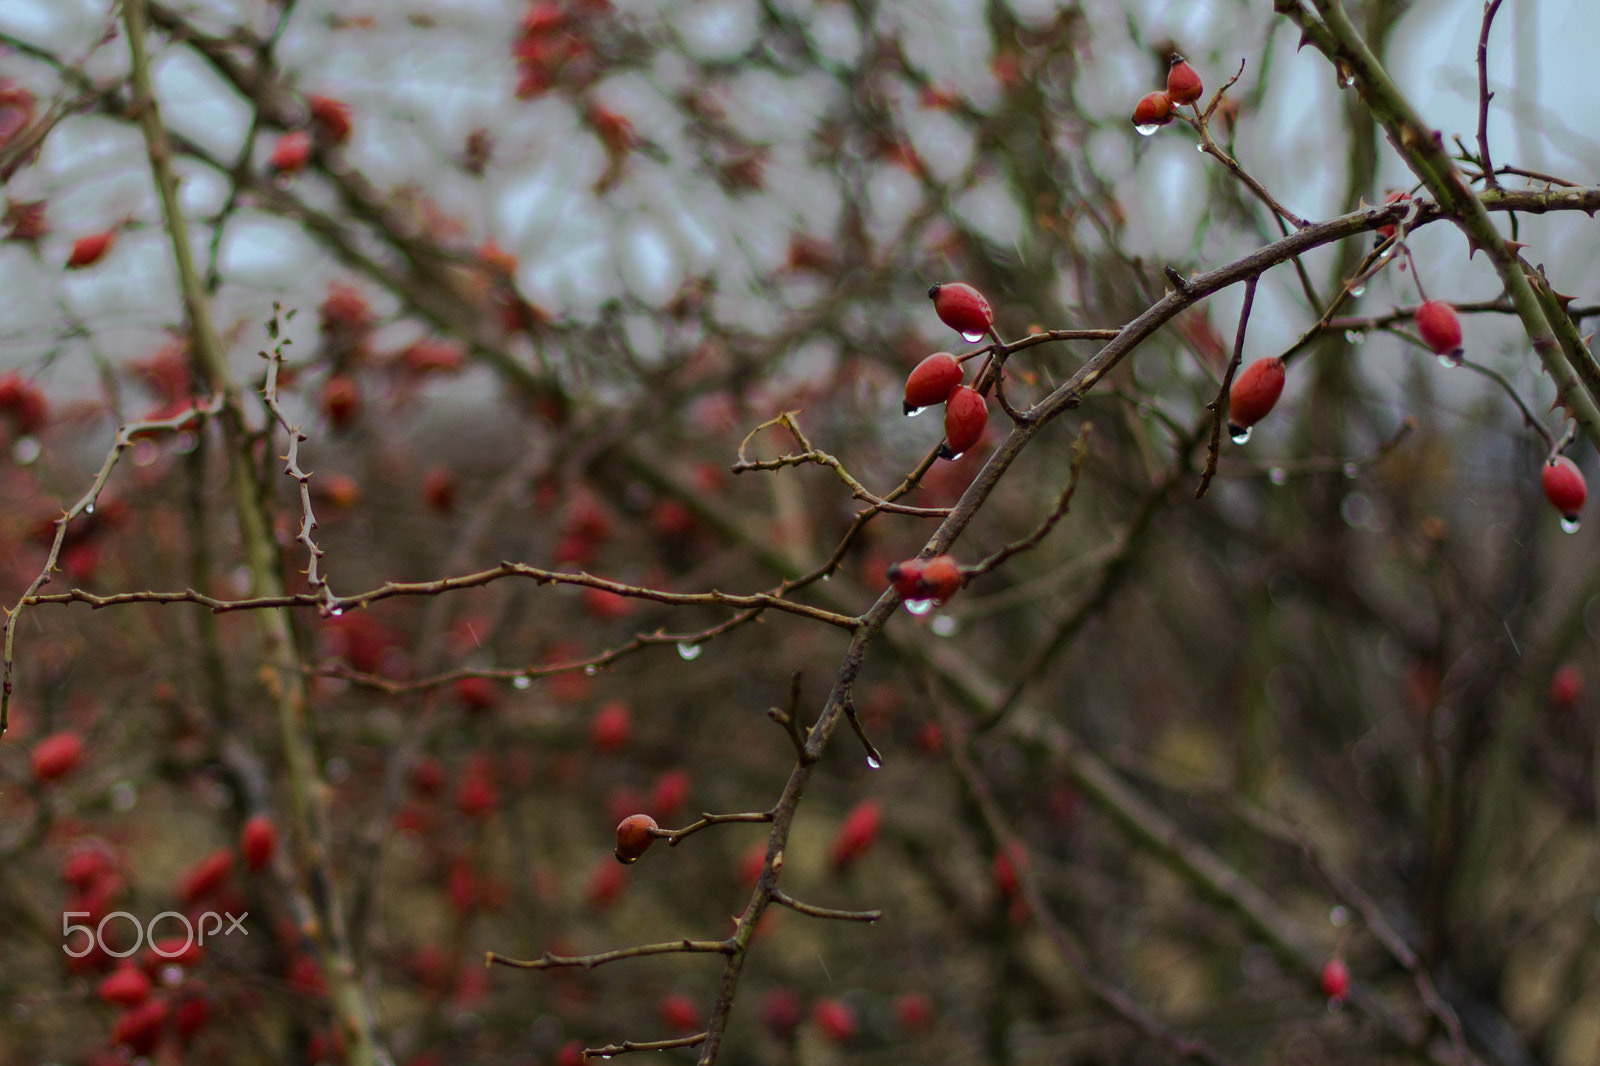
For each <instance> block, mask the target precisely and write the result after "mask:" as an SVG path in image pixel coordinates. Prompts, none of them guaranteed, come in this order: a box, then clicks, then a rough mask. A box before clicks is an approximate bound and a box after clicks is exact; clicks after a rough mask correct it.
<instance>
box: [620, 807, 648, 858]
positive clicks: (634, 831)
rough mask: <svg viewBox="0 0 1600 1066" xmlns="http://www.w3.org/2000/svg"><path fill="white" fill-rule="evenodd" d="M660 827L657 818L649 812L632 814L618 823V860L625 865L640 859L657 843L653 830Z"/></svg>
mask: <svg viewBox="0 0 1600 1066" xmlns="http://www.w3.org/2000/svg"><path fill="white" fill-rule="evenodd" d="M656 828H658V827H657V825H656V820H655V819H654V818H652V817H650V816H649V815H648V814H630V815H628V816H627V817H626V818H624V819H623V820H622V821H621V822H618V823H617V861H618V862H620V863H622V864H623V865H624V866H627V865H629V864H630V863H635V862H638V861H639V856H641V855H643V854H644V853H645V852H646V851H647V850H648V849H649V847H650V845H651V844H653V843H655V839H656V838H655V836H654V835H653V833H652V832H651V831H652V830H654V829H656Z"/></svg>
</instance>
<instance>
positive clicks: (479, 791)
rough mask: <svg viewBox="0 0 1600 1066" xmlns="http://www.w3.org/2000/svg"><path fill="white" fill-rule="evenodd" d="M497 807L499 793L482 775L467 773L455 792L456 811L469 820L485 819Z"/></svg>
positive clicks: (485, 776) (492, 783)
mask: <svg viewBox="0 0 1600 1066" xmlns="http://www.w3.org/2000/svg"><path fill="white" fill-rule="evenodd" d="M499 806H500V795H499V792H498V790H497V789H496V788H495V787H494V782H493V781H490V780H489V778H488V776H487V775H485V774H483V773H469V774H468V775H467V776H466V777H465V778H463V779H462V781H461V787H460V788H459V789H457V790H456V810H458V811H460V812H461V813H462V814H464V815H466V816H467V817H469V818H487V817H489V815H491V814H493V813H494V812H495V809H496V808H497V807H499Z"/></svg>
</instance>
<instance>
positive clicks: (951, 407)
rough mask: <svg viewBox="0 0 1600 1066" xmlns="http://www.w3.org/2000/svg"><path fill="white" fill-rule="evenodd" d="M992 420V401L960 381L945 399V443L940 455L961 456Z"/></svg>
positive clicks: (946, 457)
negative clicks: (990, 413) (990, 416)
mask: <svg viewBox="0 0 1600 1066" xmlns="http://www.w3.org/2000/svg"><path fill="white" fill-rule="evenodd" d="M988 424H989V405H988V403H987V402H986V401H985V400H984V398H983V394H982V393H980V392H979V391H978V390H977V389H974V388H972V387H971V386H970V385H957V386H956V387H955V388H954V389H953V390H952V391H951V393H950V398H949V399H948V400H946V401H945V402H944V443H943V444H941V445H940V446H939V458H941V459H952V460H954V459H959V458H961V457H962V456H963V455H965V454H966V452H967V449H969V448H971V447H972V446H973V445H974V444H977V443H978V441H980V440H982V439H983V430H984V427H986V426H987V425H988Z"/></svg>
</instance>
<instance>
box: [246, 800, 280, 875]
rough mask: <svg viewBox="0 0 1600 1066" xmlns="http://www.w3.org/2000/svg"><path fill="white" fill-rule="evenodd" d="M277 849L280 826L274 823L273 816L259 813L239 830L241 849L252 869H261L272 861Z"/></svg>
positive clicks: (247, 864)
mask: <svg viewBox="0 0 1600 1066" xmlns="http://www.w3.org/2000/svg"><path fill="white" fill-rule="evenodd" d="M277 850H278V827H277V826H275V825H273V824H272V819H271V818H268V817H267V816H266V815H264V814H257V815H253V816H252V817H251V818H250V819H249V820H248V821H246V822H245V823H244V828H243V829H241V830H240V831H239V851H240V852H242V853H243V855H244V864H245V865H246V866H248V867H250V869H252V870H259V869H261V868H262V867H264V866H266V865H267V863H269V862H271V861H272V856H273V854H274V853H276V852H277Z"/></svg>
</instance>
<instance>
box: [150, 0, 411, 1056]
mask: <svg viewBox="0 0 1600 1066" xmlns="http://www.w3.org/2000/svg"><path fill="white" fill-rule="evenodd" d="M122 13H123V19H124V22H125V23H126V26H127V31H128V51H129V56H130V60H131V65H132V74H131V77H132V85H133V110H134V113H135V115H137V117H138V121H139V125H140V129H141V130H142V132H143V134H144V140H145V146H146V150H147V152H148V154H149V157H150V170H151V176H152V178H153V179H154V181H155V186H156V191H157V193H158V194H159V195H160V197H161V210H162V215H163V218H164V220H165V224H166V229H167V234H168V236H169V237H170V238H171V240H172V252H173V259H174V261H175V263H176V266H177V271H178V283H179V288H180V291H181V292H182V295H183V304H184V310H185V312H186V313H187V315H188V319H189V330H190V337H191V342H192V345H193V351H194V357H195V360H196V362H197V364H198V368H199V370H200V372H201V374H202V376H203V377H204V378H205V379H206V381H207V382H208V383H209V385H210V387H211V388H212V389H214V390H215V391H216V392H218V393H220V394H221V395H222V397H223V411H222V425H223V431H224V435H225V438H226V447H227V455H228V473H229V481H230V483H231V484H232V487H233V495H234V509H235V512H236V514H237V517H238V521H239V532H240V536H241V538H242V540H243V542H244V543H243V546H244V553H245V558H246V560H247V561H248V564H249V567H250V572H251V576H252V580H253V582H254V586H255V588H254V590H253V591H255V592H257V593H261V594H265V595H271V596H277V595H282V594H283V592H284V583H283V578H282V575H281V574H280V573H279V571H278V559H277V549H276V545H275V543H274V541H273V538H272V536H271V523H270V520H269V518H268V513H267V506H266V500H265V499H263V498H262V496H261V494H260V492H259V491H258V486H257V483H256V480H255V477H254V472H253V470H252V468H251V465H250V452H249V433H248V427H247V425H246V423H245V418H244V405H243V400H242V392H241V390H240V388H239V385H238V383H237V382H236V381H234V380H233V377H232V374H231V372H230V370H229V368H228V361H227V354H226V352H225V351H224V350H223V347H222V341H221V338H220V337H218V335H217V331H216V328H215V326H214V325H213V324H212V321H211V311H210V307H209V305H208V303H207V300H206V290H205V282H204V279H203V278H202V277H201V276H200V272H199V270H198V269H197V268H196V265H195V261H194V254H193V251H192V249H191V246H190V243H189V227H188V224H187V222H186V220H185V219H184V217H183V213H182V211H181V210H180V208H179V204H178V184H177V179H176V177H175V175H174V173H173V169H172V147H171V144H170V142H169V141H168V138H167V132H166V128H165V126H164V125H163V124H162V122H161V114H160V110H159V109H158V107H157V105H156V99H155V94H154V92H153V91H152V89H151V82H150V57H149V52H148V50H147V48H146V36H147V34H148V32H149V14H148V11H147V9H146V6H145V0H124V3H123V9H122ZM256 618H257V619H258V621H259V624H260V627H261V641H262V647H261V651H260V657H261V662H262V664H263V666H262V669H263V670H265V671H267V672H268V675H269V676H268V677H267V682H266V683H267V687H268V689H269V691H270V692H271V693H272V694H273V696H274V698H275V701H276V703H277V710H278V727H279V733H280V739H281V741H282V744H283V751H284V758H285V761H286V762H287V764H288V774H289V784H290V793H291V797H292V805H291V811H292V813H293V817H294V820H295V828H296V830H297V832H296V837H297V838H298V839H299V840H300V841H301V842H302V843H303V844H304V847H305V853H304V855H303V859H304V867H305V869H306V870H307V872H308V874H309V878H310V881H311V882H312V886H313V888H314V892H313V895H314V896H315V897H316V898H318V899H320V901H321V902H322V904H323V907H322V910H321V913H320V915H319V916H318V920H317V921H315V922H313V923H310V924H312V925H313V926H314V927H313V928H311V929H306V930H303V932H306V933H308V934H309V935H310V936H311V937H312V939H313V940H314V942H315V943H316V944H317V948H318V952H319V954H320V956H321V962H322V969H323V973H324V975H325V976H326V979H327V982H328V991H329V996H330V998H331V999H332V1001H333V1008H334V1011H335V1015H336V1017H337V1018H338V1020H339V1024H340V1026H341V1028H342V1029H343V1030H344V1034H345V1037H346V1039H347V1041H348V1043H349V1046H350V1055H351V1061H352V1062H353V1063H355V1064H357V1066H378V1064H379V1063H387V1062H388V1056H387V1055H385V1054H384V1053H383V1052H382V1051H381V1050H380V1049H379V1048H378V1047H377V1043H376V1038H375V1035H374V1027H375V1017H374V1011H373V1009H372V1005H371V1004H370V1002H369V1001H368V1000H367V997H366V994H365V992H364V990H363V985H362V981H361V979H360V975H359V973H358V972H357V970H356V966H355V963H354V960H353V959H352V957H351V955H350V951H349V947H348V936H347V934H346V930H345V925H344V916H343V912H342V911H341V909H340V904H339V897H338V892H337V887H336V884H335V881H334V878H333V871H332V866H331V854H332V853H331V848H330V843H329V830H328V810H327V808H328V797H329V795H330V789H329V787H328V785H327V784H326V783H325V782H324V781H323V780H322V779H321V777H320V776H319V774H318V771H317V759H316V752H315V748H314V745H313V742H312V729H311V720H310V714H309V711H308V709H307V706H306V693H305V682H304V679H303V674H302V673H301V671H300V669H299V662H298V651H297V649H296V647H295V642H294V634H293V630H292V629H291V627H290V623H289V613H288V611H287V610H286V609H283V608H275V609H272V610H263V611H260V612H257V614H256Z"/></svg>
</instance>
